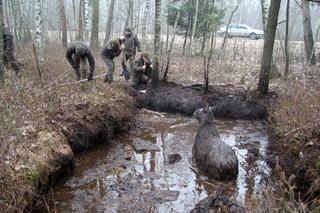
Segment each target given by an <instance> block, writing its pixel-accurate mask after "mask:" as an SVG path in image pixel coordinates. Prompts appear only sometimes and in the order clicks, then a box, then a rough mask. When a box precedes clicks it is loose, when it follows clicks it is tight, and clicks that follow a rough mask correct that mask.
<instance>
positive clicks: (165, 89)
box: [131, 83, 272, 120]
mask: <svg viewBox="0 0 320 213" xmlns="http://www.w3.org/2000/svg"><path fill="white" fill-rule="evenodd" d="M138 89H140V91H141V89H146V93H141V92H140V91H139V90H132V91H131V95H132V96H133V97H134V98H135V99H136V100H137V102H138V104H139V106H140V107H145V108H149V109H152V110H155V111H162V112H172V113H182V114H185V115H192V114H193V112H194V111H195V110H196V109H197V108H200V107H202V106H203V104H204V103H205V100H207V101H208V102H209V104H210V106H215V110H214V114H215V116H216V117H220V118H232V119H249V120H251V119H264V118H266V116H267V106H268V103H269V99H270V97H271V96H272V95H270V96H268V97H264V98H258V97H257V96H256V95H255V94H254V93H253V92H250V91H244V90H242V89H241V88H236V87H233V86H227V85H226V86H211V87H210V88H209V91H208V92H207V93H204V92H203V89H202V87H201V85H194V86H182V85H179V84H175V83H161V84H160V86H159V87H157V88H155V89H151V88H138Z"/></svg>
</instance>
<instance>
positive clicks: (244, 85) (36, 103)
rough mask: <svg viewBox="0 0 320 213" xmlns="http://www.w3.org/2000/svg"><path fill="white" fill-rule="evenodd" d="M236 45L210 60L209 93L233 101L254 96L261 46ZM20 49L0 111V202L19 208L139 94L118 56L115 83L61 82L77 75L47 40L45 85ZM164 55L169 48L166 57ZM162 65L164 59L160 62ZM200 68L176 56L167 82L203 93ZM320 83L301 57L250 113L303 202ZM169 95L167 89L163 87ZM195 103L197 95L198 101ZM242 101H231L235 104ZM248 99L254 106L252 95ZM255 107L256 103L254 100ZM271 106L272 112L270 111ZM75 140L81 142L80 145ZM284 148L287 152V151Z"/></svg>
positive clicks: (123, 116)
mask: <svg viewBox="0 0 320 213" xmlns="http://www.w3.org/2000/svg"><path fill="white" fill-rule="evenodd" d="M259 42H261V41H259ZM231 49H232V51H231V52H228V54H229V55H228V54H226V55H225V56H224V58H225V59H223V60H221V61H216V62H215V63H214V64H212V65H211V71H210V73H209V79H210V85H211V88H212V90H211V91H214V92H217V91H218V94H219V95H220V98H221V97H226V96H228V98H230V99H231V100H233V99H234V96H235V94H236V95H239V96H241V97H242V98H241V99H240V100H241V101H243V100H245V101H248V97H250V96H254V95H253V94H254V93H252V92H253V91H254V90H255V88H256V84H257V81H258V75H259V67H260V66H259V60H258V58H259V52H254V51H253V52H250V51H246V52H245V54H244V53H243V51H242V52H239V53H235V51H233V50H234V48H231ZM257 51H258V50H257ZM17 55H18V58H19V60H20V62H21V63H22V64H23V65H24V72H23V73H22V76H21V77H20V78H17V77H16V76H15V75H14V73H13V72H12V70H7V72H6V83H5V86H4V88H2V89H1V97H0V98H1V102H2V103H4V104H2V105H1V114H0V117H1V120H3V121H4V122H3V124H1V128H0V133H1V134H0V137H1V141H4V143H1V145H0V156H1V159H0V164H1V167H3V168H4V169H3V171H4V172H1V177H0V182H1V185H0V187H1V189H0V190H1V194H0V206H1V207H2V206H4V209H7V210H8V211H14V210H16V211H18V210H20V209H21V208H24V207H25V206H26V205H27V204H30V201H31V200H34V198H35V197H37V195H39V194H38V193H37V192H38V189H39V188H40V189H42V190H45V187H44V186H45V185H46V184H50V182H54V180H55V178H56V177H57V176H58V174H60V173H61V172H62V171H63V170H66V169H70V168H72V166H73V159H74V153H75V152H76V151H79V150H83V149H86V148H88V147H90V146H91V145H92V144H91V143H88V142H99V140H98V138H111V137H113V136H114V134H116V133H118V132H119V131H120V130H121V131H126V130H128V129H129V127H130V123H131V122H130V121H131V120H132V119H133V116H134V110H135V109H136V108H135V103H134V100H133V99H132V98H131V97H130V96H129V93H130V89H129V87H128V86H127V84H126V82H125V81H124V80H123V79H120V77H119V75H120V63H119V62H120V61H119V59H116V60H115V64H116V71H115V73H114V76H115V80H116V81H115V83H114V84H112V85H111V86H109V85H106V84H104V83H103V82H102V79H98V80H95V81H94V82H84V83H81V84H74V85H73V84H70V85H66V86H59V85H60V84H63V83H71V82H74V80H75V77H74V74H73V73H72V70H71V68H70V67H69V65H68V64H67V61H66V60H65V57H64V53H63V51H62V49H61V48H59V47H58V46H56V47H55V46H50V48H49V51H48V52H47V53H46V57H45V61H46V63H45V71H44V73H43V74H42V83H41V80H40V78H39V76H38V72H37V71H36V64H35V61H34V59H33V52H32V48H31V46H26V47H24V48H21V49H20V50H19V51H18V54H17ZM95 57H96V62H97V63H96V73H95V75H97V76H98V75H101V74H103V73H105V69H106V68H105V65H104V63H103V62H102V60H101V59H100V56H99V54H95ZM164 58H166V56H165V54H164V55H163V56H162V59H164ZM226 58H228V59H230V58H231V59H232V60H226ZM165 63H166V61H165V60H162V63H161V64H162V67H164V65H165ZM278 64H280V66H278V69H279V71H280V73H282V70H283V63H282V62H281V61H280V62H279V63H278ZM202 67H203V59H202V58H201V57H192V58H190V57H182V56H180V55H178V54H173V55H172V58H171V66H170V71H169V75H168V80H169V81H172V82H175V83H178V84H181V85H177V86H176V88H180V89H179V91H185V88H186V87H187V88H188V89H187V91H189V92H191V93H197V94H199V92H200V91H199V88H194V87H193V86H192V85H199V84H203V74H202V73H203V71H202V70H203V68H202ZM319 84H320V81H319V67H314V68H310V69H305V68H304V66H302V65H301V64H299V63H297V64H293V65H292V66H291V73H290V79H289V81H287V82H285V81H283V80H282V79H281V78H277V79H273V80H271V84H270V90H271V94H277V95H276V97H277V98H276V99H275V100H274V101H272V102H271V103H270V102H269V100H270V99H268V104H271V105H270V106H271V107H270V108H269V109H268V110H267V109H266V107H265V106H266V102H262V104H263V105H264V108H263V109H262V110H263V113H262V114H263V116H252V117H251V119H252V118H259V119H261V118H264V119H266V121H267V122H268V124H269V125H270V127H271V129H272V130H273V133H274V135H275V138H276V139H275V140H274V142H272V143H271V144H270V145H271V146H270V152H271V153H272V154H274V155H275V156H276V155H277V156H278V159H279V160H278V161H277V162H271V163H273V164H274V165H275V167H277V166H278V164H279V166H281V167H282V170H284V171H285V172H286V174H287V177H289V176H290V175H291V174H295V175H296V176H297V177H298V179H295V182H293V183H290V184H287V185H285V186H284V187H283V188H284V190H283V192H284V194H283V196H286V197H287V196H288V197H290V195H291V194H290V193H291V191H290V189H291V188H290V187H292V185H291V184H294V183H295V184H296V186H297V187H298V189H299V191H298V192H301V190H302V191H303V192H304V193H305V195H306V196H307V197H305V198H306V200H308V197H310V199H309V200H308V202H310V200H311V198H315V197H317V196H318V195H319V189H320V184H319V183H320V180H319V176H320V175H319V174H320V159H319V156H320V155H319V146H320V141H319V135H320V134H319V127H320V121H319V118H320V114H319V113H320V106H319V105H320V92H319V91H320V90H319V87H320V85H319ZM57 85H58V86H57ZM170 85H171V86H172V85H174V84H170ZM174 87H175V86H174ZM200 89H201V88H200ZM221 90H223V91H224V92H221ZM162 91H165V90H162ZM219 91H220V92H219ZM226 91H227V92H226ZM131 92H132V90H131ZM147 94H148V93H147ZM240 94H241V95H240ZM243 94H244V97H245V98H243ZM164 96H167V95H166V94H165V93H164V94H163V96H162V97H164ZM175 99H177V97H176V98H175ZM209 99H210V98H209ZM168 100H169V99H168ZM215 101H216V102H215ZM217 101H219V99H214V98H213V99H212V103H213V104H215V103H218V102H217ZM138 102H139V101H138ZM195 102H199V100H197V99H195ZM195 102H193V103H195ZM201 102H202V99H201ZM232 103H233V104H232ZM237 103H239V102H232V101H231V102H230V105H235V104H237ZM241 103H242V102H241ZM248 103H249V104H252V102H250V101H249V102H248ZM201 104H202V103H201ZM258 104H259V103H258ZM191 105H192V106H191V107H187V108H188V110H187V112H183V111H178V112H182V113H185V114H189V115H190V113H191V114H192V111H193V110H194V108H195V107H198V106H199V105H196V104H191ZM256 105H257V102H254V106H256ZM176 106H177V105H176ZM149 107H150V106H149ZM150 108H151V109H154V108H152V107H150ZM182 108H183V107H182ZM252 108H253V109H255V107H252ZM258 108H259V110H260V109H261V107H258ZM158 110H161V109H158ZM234 111H237V108H235V109H234ZM267 112H268V113H269V116H268V117H266V116H265V115H266V113H267ZM246 113H247V112H245V113H244V114H246ZM222 114H223V113H222ZM221 116H225V114H224V115H221ZM229 117H230V118H243V117H241V116H239V117H236V116H234V117H232V116H229ZM75 141H77V142H78V141H80V142H81V143H80V145H79V143H74V142H75ZM57 147H58V148H57ZM283 150H287V152H286V154H283ZM292 160H293V165H294V166H292ZM62 162H64V163H62ZM277 163H278V164H277ZM289 163H290V164H289ZM299 168H301V169H300V170H299ZM302 168H303V169H302ZM281 178H283V179H285V180H287V179H286V178H284V177H281ZM299 183H300V184H299ZM301 187H306V188H301ZM268 193H271V192H268ZM266 195H269V194H266ZM272 199H273V198H270V199H268V201H270V203H274V204H279V202H281V200H278V199H275V200H272ZM300 204H301V203H299V201H298V202H297V201H296V200H295V201H294V202H292V203H291V204H290V205H288V206H289V207H290V208H298V207H299V208H300ZM257 205H262V204H261V203H260V204H257ZM297 206H298V207H297ZM270 208H271V207H270Z"/></svg>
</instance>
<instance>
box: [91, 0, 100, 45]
mask: <svg viewBox="0 0 320 213" xmlns="http://www.w3.org/2000/svg"><path fill="white" fill-rule="evenodd" d="M99 1H100V0H95V1H92V7H93V16H92V28H91V42H90V47H91V48H92V49H94V50H98V49H99V46H100V45H99Z"/></svg>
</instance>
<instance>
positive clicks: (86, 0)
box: [83, 0, 89, 44]
mask: <svg viewBox="0 0 320 213" xmlns="http://www.w3.org/2000/svg"><path fill="white" fill-rule="evenodd" d="M83 10H84V16H83V24H84V32H85V34H84V35H85V42H86V43H87V44H89V0H84V1H83Z"/></svg>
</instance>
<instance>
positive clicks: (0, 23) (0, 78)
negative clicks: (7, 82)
mask: <svg viewBox="0 0 320 213" xmlns="http://www.w3.org/2000/svg"><path fill="white" fill-rule="evenodd" d="M0 35H3V1H2V0H0ZM3 83H4V66H3V36H0V87H2V86H3Z"/></svg>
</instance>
